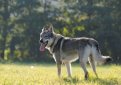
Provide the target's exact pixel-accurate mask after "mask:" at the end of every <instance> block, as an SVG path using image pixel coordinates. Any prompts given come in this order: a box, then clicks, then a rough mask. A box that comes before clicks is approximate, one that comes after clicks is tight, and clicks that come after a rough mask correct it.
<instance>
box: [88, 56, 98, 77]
mask: <svg viewBox="0 0 121 85" xmlns="http://www.w3.org/2000/svg"><path fill="white" fill-rule="evenodd" d="M89 63H90V65H91V67H92V69H93V72H94V73H95V75H96V77H97V78H98V75H97V72H96V66H95V60H94V57H93V56H92V55H91V56H90V57H89Z"/></svg>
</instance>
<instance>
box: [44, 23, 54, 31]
mask: <svg viewBox="0 0 121 85" xmlns="http://www.w3.org/2000/svg"><path fill="white" fill-rule="evenodd" d="M42 31H50V32H53V25H52V24H47V25H45V26H44V27H43V29H42Z"/></svg>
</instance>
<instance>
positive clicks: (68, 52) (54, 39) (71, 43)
mask: <svg viewBox="0 0 121 85" xmlns="http://www.w3.org/2000/svg"><path fill="white" fill-rule="evenodd" d="M46 35H47V36H48V38H47V36H46ZM44 36H46V38H45V37H44ZM41 40H43V42H41V43H44V42H48V43H47V45H46V48H47V49H48V50H49V51H50V53H51V54H52V55H53V58H54V60H55V62H56V64H57V68H58V76H60V75H61V64H62V63H64V64H65V65H66V67H67V73H68V76H69V77H71V74H72V72H71V62H73V61H76V60H77V59H79V61H80V66H81V67H82V69H83V71H84V73H85V79H88V71H87V69H86V63H87V62H88V61H89V62H90V65H91V67H92V69H93V71H94V73H95V75H96V76H97V77H98V75H97V72H96V66H95V62H96V61H97V62H101V63H105V62H106V61H109V60H110V59H111V58H110V57H106V56H102V55H101V52H100V49H99V45H98V42H97V41H96V40H95V39H93V38H86V37H80V38H69V37H64V36H62V35H60V34H56V33H55V32H54V31H53V27H52V25H51V26H48V27H45V28H43V31H42V32H41V34H40V41H41Z"/></svg>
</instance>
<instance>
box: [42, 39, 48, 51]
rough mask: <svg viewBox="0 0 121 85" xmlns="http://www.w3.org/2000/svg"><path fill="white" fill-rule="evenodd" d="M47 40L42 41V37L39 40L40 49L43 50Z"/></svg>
mask: <svg viewBox="0 0 121 85" xmlns="http://www.w3.org/2000/svg"><path fill="white" fill-rule="evenodd" d="M47 44H48V41H46V42H44V41H43V40H42V39H41V40H40V51H45V47H46V46H47Z"/></svg>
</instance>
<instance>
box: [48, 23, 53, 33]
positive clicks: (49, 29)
mask: <svg viewBox="0 0 121 85" xmlns="http://www.w3.org/2000/svg"><path fill="white" fill-rule="evenodd" d="M48 31H51V32H53V25H52V24H50V25H49V28H48Z"/></svg>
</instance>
